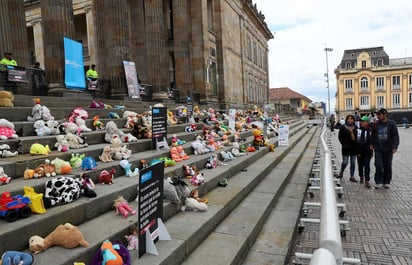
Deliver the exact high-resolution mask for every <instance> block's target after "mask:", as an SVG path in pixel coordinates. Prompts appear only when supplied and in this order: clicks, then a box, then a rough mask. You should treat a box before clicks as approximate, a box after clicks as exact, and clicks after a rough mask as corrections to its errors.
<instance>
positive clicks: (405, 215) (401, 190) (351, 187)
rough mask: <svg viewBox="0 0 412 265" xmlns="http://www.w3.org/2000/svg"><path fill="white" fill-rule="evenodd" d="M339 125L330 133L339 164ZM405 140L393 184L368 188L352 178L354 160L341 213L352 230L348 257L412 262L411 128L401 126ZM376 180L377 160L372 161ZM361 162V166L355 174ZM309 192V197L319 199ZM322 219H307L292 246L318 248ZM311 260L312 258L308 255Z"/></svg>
mask: <svg viewBox="0 0 412 265" xmlns="http://www.w3.org/2000/svg"><path fill="white" fill-rule="evenodd" d="M337 134H338V131H335V133H329V134H328V135H330V137H331V142H332V145H333V152H334V154H335V155H336V159H337V163H338V166H337V168H338V169H339V168H340V162H341V161H342V160H341V154H340V144H339V141H338V139H337ZM399 134H400V139H401V145H400V147H399V150H398V152H397V153H396V154H395V155H394V159H393V167H392V169H393V179H392V183H391V188H390V189H380V190H375V189H374V188H370V189H367V188H365V187H364V186H363V185H362V184H359V183H352V182H350V181H349V165H348V167H347V168H346V170H345V173H344V178H343V181H342V186H343V189H344V190H343V193H344V195H343V197H342V198H341V199H338V202H342V203H345V204H346V207H347V212H346V214H345V216H344V217H343V218H342V219H344V220H348V221H349V227H350V231H347V233H346V237H342V245H343V257H349V258H358V259H360V260H361V263H360V264H363V265H383V264H385V265H388V264H395V265H407V264H412V192H411V190H410V189H411V187H412V152H411V151H410V150H412V129H404V128H401V127H399ZM371 171H372V172H371V183H372V184H374V181H373V180H374V174H375V166H374V160H373V159H372V161H371ZM355 176H356V177H357V178H358V175H357V168H356V175H355ZM318 198H319V196H318V194H317V193H315V196H314V198H310V197H309V196H307V197H306V199H305V201H318ZM307 217H309V218H311V217H312V218H319V209H311V211H310V212H309V213H308V215H307ZM318 234H319V225H318V224H307V225H306V227H305V229H304V231H303V232H302V233H301V234H297V236H296V239H295V244H294V246H292V248H293V250H292V257H291V259H290V260H289V262H288V264H293V263H292V260H293V254H294V253H295V252H302V253H313V251H314V250H315V249H316V248H318V242H319V241H318ZM308 264H309V261H308Z"/></svg>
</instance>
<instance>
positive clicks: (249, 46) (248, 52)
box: [247, 36, 252, 61]
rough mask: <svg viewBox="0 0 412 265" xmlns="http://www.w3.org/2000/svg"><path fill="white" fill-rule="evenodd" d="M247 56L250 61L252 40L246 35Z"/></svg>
mask: <svg viewBox="0 0 412 265" xmlns="http://www.w3.org/2000/svg"><path fill="white" fill-rule="evenodd" d="M247 58H248V59H249V61H252V40H251V39H250V36H247Z"/></svg>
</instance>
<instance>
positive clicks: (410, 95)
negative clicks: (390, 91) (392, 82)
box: [408, 93, 412, 108]
mask: <svg viewBox="0 0 412 265" xmlns="http://www.w3.org/2000/svg"><path fill="white" fill-rule="evenodd" d="M408 107H409V108H411V107H412V93H408Z"/></svg>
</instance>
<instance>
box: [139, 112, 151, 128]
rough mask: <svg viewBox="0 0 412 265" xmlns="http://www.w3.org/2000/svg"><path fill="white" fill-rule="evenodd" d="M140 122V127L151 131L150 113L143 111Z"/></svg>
mask: <svg viewBox="0 0 412 265" xmlns="http://www.w3.org/2000/svg"><path fill="white" fill-rule="evenodd" d="M141 120H142V125H143V126H144V127H146V129H147V130H148V131H152V113H151V112H150V111H144V112H143V114H142V117H141Z"/></svg>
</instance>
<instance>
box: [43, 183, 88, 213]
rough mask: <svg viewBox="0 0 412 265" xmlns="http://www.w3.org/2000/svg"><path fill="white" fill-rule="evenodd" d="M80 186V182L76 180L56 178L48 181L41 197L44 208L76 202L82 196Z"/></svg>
mask: <svg viewBox="0 0 412 265" xmlns="http://www.w3.org/2000/svg"><path fill="white" fill-rule="evenodd" d="M82 186H83V185H82V181H81V180H80V179H77V178H71V177H57V178H54V179H50V180H48V181H47V182H46V184H45V189H46V190H45V192H44V196H43V202H44V207H45V208H46V209H48V208H50V207H53V206H56V205H61V204H66V203H71V202H73V201H75V200H77V199H78V198H80V196H81V195H82V194H83V189H82Z"/></svg>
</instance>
